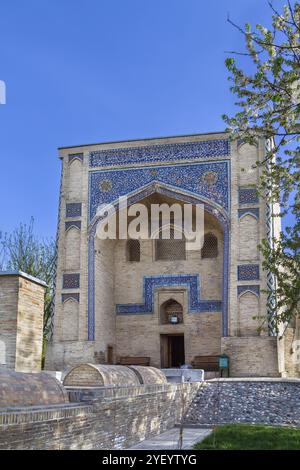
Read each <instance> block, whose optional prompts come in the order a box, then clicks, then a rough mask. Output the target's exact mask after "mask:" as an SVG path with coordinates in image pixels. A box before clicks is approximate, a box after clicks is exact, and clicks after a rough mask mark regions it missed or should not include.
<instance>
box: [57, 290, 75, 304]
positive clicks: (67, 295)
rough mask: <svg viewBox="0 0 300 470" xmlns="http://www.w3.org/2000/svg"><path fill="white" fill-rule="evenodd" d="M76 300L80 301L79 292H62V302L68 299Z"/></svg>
mask: <svg viewBox="0 0 300 470" xmlns="http://www.w3.org/2000/svg"><path fill="white" fill-rule="evenodd" d="M70 299H73V300H76V302H79V292H72V293H70V294H62V295H61V301H62V303H64V302H66V301H67V300H70Z"/></svg>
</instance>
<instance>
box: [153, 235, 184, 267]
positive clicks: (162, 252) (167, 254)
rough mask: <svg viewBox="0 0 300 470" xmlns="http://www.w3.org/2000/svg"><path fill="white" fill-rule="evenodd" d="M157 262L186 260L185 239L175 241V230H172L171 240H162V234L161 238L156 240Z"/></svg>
mask: <svg viewBox="0 0 300 470" xmlns="http://www.w3.org/2000/svg"><path fill="white" fill-rule="evenodd" d="M155 245H156V250H155V253H156V256H155V259H156V260H169V261H176V260H181V259H186V249H185V239H184V238H182V239H174V229H173V228H171V230H170V239H169V240H164V239H162V233H160V238H159V239H158V240H156V244H155Z"/></svg>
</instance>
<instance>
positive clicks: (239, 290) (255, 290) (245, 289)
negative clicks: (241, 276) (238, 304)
mask: <svg viewBox="0 0 300 470" xmlns="http://www.w3.org/2000/svg"><path fill="white" fill-rule="evenodd" d="M244 292H252V293H253V294H255V295H257V297H259V296H260V287H259V286H257V285H255V286H251V285H249V286H237V295H238V297H239V296H240V295H242V294H243V293H244Z"/></svg>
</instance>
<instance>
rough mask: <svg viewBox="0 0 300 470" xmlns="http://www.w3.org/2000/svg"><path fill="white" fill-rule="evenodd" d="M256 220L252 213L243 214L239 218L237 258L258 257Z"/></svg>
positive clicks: (252, 258) (251, 258)
mask: <svg viewBox="0 0 300 470" xmlns="http://www.w3.org/2000/svg"><path fill="white" fill-rule="evenodd" d="M258 243H259V238H258V221H257V218H256V217H255V216H254V215H252V214H248V213H247V214H245V215H243V216H242V217H241V218H240V220H239V259H240V260H256V259H258V248H257V246H258Z"/></svg>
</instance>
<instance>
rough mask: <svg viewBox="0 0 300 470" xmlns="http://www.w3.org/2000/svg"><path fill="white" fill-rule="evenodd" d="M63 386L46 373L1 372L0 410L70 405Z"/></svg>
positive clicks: (4, 370) (2, 370) (5, 370)
mask: <svg viewBox="0 0 300 470" xmlns="http://www.w3.org/2000/svg"><path fill="white" fill-rule="evenodd" d="M68 402H69V399H68V394H67V392H66V390H65V389H64V387H63V385H62V384H61V383H60V382H59V381H58V380H56V379H55V378H54V377H52V376H51V375H49V374H47V373H46V372H41V373H38V374H29V373H23V372H15V371H13V370H7V369H1V370H0V408H4V407H5V408H7V407H10V408H11V407H14V406H18V407H23V406H38V405H57V404H64V403H68Z"/></svg>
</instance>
